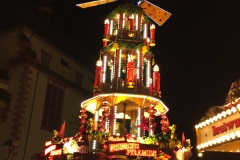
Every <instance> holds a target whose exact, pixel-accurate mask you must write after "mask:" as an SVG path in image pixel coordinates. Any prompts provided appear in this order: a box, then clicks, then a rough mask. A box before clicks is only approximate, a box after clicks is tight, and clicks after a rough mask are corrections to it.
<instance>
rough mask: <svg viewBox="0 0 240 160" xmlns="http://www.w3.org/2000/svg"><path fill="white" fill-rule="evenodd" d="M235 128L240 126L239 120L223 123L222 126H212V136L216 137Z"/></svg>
mask: <svg viewBox="0 0 240 160" xmlns="http://www.w3.org/2000/svg"><path fill="white" fill-rule="evenodd" d="M234 125H235V127H239V126H240V118H237V119H234V120H232V121H229V122H226V123H225V122H223V124H222V125H221V126H218V127H216V126H212V131H213V136H215V135H218V134H220V133H224V132H226V131H228V130H232V129H233V128H234Z"/></svg>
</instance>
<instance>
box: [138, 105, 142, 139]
mask: <svg viewBox="0 0 240 160" xmlns="http://www.w3.org/2000/svg"><path fill="white" fill-rule="evenodd" d="M140 124H141V108H138V116H137V125H140ZM137 137H138V138H139V137H141V128H140V127H138V128H137Z"/></svg>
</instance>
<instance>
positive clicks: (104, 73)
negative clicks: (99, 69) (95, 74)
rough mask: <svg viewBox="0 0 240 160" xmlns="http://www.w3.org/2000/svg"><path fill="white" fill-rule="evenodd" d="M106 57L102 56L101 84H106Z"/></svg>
mask: <svg viewBox="0 0 240 160" xmlns="http://www.w3.org/2000/svg"><path fill="white" fill-rule="evenodd" d="M106 70H107V56H106V55H105V56H103V78H102V79H103V83H105V82H106Z"/></svg>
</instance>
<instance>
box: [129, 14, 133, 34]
mask: <svg viewBox="0 0 240 160" xmlns="http://www.w3.org/2000/svg"><path fill="white" fill-rule="evenodd" d="M129 24H130V30H133V25H134V21H133V15H132V16H131V17H129Z"/></svg>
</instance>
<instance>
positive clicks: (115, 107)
mask: <svg viewBox="0 0 240 160" xmlns="http://www.w3.org/2000/svg"><path fill="white" fill-rule="evenodd" d="M116 114H117V106H114V109H113V115H116ZM116 123H117V121H116V117H114V119H113V135H115V134H116Z"/></svg>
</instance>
